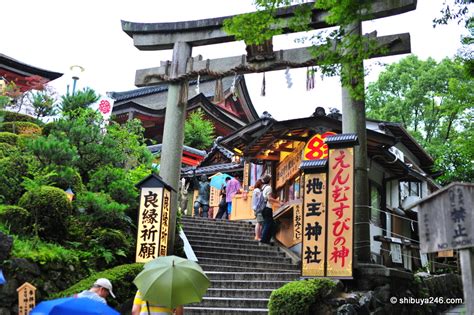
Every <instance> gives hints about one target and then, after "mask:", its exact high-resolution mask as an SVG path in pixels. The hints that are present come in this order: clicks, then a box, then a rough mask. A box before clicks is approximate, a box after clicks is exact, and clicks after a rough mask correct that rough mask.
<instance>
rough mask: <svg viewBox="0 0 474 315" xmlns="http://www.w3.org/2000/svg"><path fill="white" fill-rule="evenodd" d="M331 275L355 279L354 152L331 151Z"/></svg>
mask: <svg viewBox="0 0 474 315" xmlns="http://www.w3.org/2000/svg"><path fill="white" fill-rule="evenodd" d="M327 208H328V223H327V225H328V241H327V255H328V265H327V275H328V276H330V277H352V260H353V247H354V246H353V233H354V231H353V217H354V215H353V212H354V148H351V147H350V148H339V149H330V150H329V159H328V207H327Z"/></svg>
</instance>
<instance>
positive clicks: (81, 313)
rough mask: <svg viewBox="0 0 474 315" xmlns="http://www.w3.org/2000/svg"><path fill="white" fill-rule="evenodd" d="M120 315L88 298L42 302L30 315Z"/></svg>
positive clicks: (68, 298) (69, 298)
mask: <svg viewBox="0 0 474 315" xmlns="http://www.w3.org/2000/svg"><path fill="white" fill-rule="evenodd" d="M64 314H68V315H120V313H119V312H117V311H116V310H114V309H113V308H111V307H110V306H107V305H106V304H104V303H101V302H97V301H94V300H92V299H88V298H75V297H67V298H61V299H55V300H51V301H44V302H41V303H40V304H38V305H37V306H36V307H35V308H34V309H33V310H32V311H31V312H30V315H64Z"/></svg>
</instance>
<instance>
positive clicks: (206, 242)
mask: <svg viewBox="0 0 474 315" xmlns="http://www.w3.org/2000/svg"><path fill="white" fill-rule="evenodd" d="M188 240H189V239H188ZM189 243H190V244H191V246H192V247H193V249H194V246H206V247H213V248H236V249H246V248H248V249H250V250H259V249H262V250H270V251H271V250H276V251H280V249H279V248H278V246H268V245H266V244H260V243H259V242H258V241H255V240H254V241H242V242H233V243H221V242H218V241H217V242H216V241H215V240H214V239H213V238H208V237H204V238H201V239H200V238H195V239H192V240H189Z"/></svg>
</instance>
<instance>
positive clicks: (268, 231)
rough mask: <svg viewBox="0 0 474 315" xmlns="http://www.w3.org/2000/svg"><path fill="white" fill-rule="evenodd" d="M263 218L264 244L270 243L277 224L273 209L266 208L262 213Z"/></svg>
mask: <svg viewBox="0 0 474 315" xmlns="http://www.w3.org/2000/svg"><path fill="white" fill-rule="evenodd" d="M262 216H263V219H264V221H263V228H262V238H261V240H260V241H261V242H262V243H270V239H271V238H272V236H273V234H274V231H275V222H274V221H273V211H272V209H271V208H268V207H265V209H263V211H262Z"/></svg>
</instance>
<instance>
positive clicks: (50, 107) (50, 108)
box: [31, 88, 57, 119]
mask: <svg viewBox="0 0 474 315" xmlns="http://www.w3.org/2000/svg"><path fill="white" fill-rule="evenodd" d="M31 107H32V108H33V111H34V115H35V117H36V119H39V118H41V117H47V116H54V115H56V114H57V104H56V100H55V98H54V95H53V93H52V91H51V90H49V89H47V88H45V89H44V90H43V91H38V92H34V93H33V94H32V95H31Z"/></svg>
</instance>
